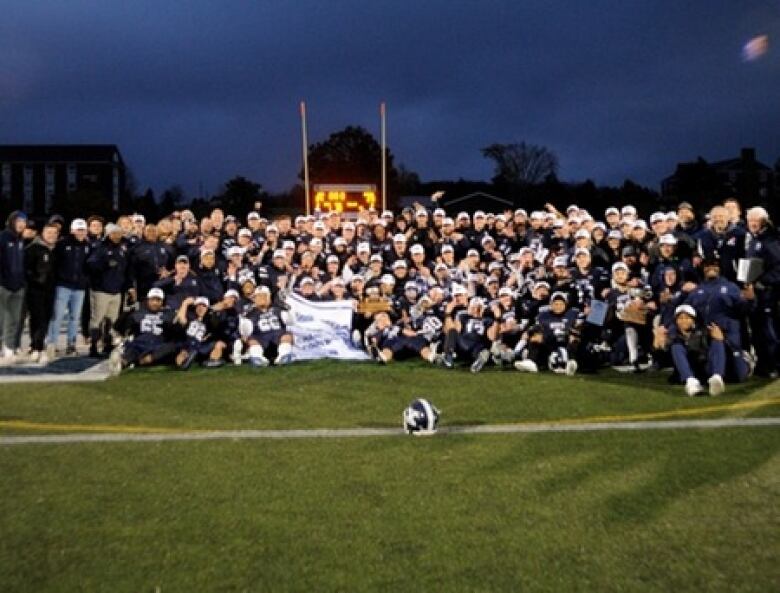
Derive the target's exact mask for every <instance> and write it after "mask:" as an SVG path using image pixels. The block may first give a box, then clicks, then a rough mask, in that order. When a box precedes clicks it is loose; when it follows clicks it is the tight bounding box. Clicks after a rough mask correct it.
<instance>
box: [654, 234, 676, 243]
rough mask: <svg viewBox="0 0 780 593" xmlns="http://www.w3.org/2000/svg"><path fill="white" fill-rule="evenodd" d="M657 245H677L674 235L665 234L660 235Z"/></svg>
mask: <svg viewBox="0 0 780 593" xmlns="http://www.w3.org/2000/svg"><path fill="white" fill-rule="evenodd" d="M658 244H659V245H677V239H676V238H675V236H674V235H670V234H668V233H667V234H666V235H661V237H660V238H659V239H658Z"/></svg>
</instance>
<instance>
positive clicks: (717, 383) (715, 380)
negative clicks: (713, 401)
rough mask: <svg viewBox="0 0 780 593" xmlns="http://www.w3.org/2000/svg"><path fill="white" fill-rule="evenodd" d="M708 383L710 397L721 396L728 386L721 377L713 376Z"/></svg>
mask: <svg viewBox="0 0 780 593" xmlns="http://www.w3.org/2000/svg"><path fill="white" fill-rule="evenodd" d="M707 383H708V384H709V386H710V395H712V396H716V395H720V394H721V393H723V392H724V391H725V390H726V384H725V383H723V377H721V376H720V375H712V377H710V378H709V379H708V380H707Z"/></svg>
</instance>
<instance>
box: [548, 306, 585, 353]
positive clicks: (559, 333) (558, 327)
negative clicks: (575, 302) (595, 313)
mask: <svg viewBox="0 0 780 593" xmlns="http://www.w3.org/2000/svg"><path fill="white" fill-rule="evenodd" d="M579 318H580V312H579V310H578V309H567V310H566V311H564V312H563V313H561V314H560V315H558V314H556V313H553V312H552V310H551V309H550V308H549V307H545V308H543V309H542V310H541V311H540V312H539V318H538V322H539V325H541V326H542V329H543V330H544V338H545V341H547V342H551V343H555V344H557V345H560V346H563V345H566V344H568V343H569V337H570V336H571V331H572V329H574V327H575V326H576V325H577V323H578V321H579Z"/></svg>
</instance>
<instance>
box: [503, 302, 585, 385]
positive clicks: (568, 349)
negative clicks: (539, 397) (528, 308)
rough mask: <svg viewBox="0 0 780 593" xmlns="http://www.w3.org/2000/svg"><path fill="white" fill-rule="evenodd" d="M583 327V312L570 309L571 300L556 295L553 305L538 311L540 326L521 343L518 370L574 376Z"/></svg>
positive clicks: (533, 329) (525, 336)
mask: <svg viewBox="0 0 780 593" xmlns="http://www.w3.org/2000/svg"><path fill="white" fill-rule="evenodd" d="M581 325H582V319H581V315H580V311H579V309H576V308H574V307H569V296H568V295H567V294H566V293H564V292H554V293H553V294H552V296H551V297H550V304H549V305H548V306H546V307H542V309H541V310H540V311H539V316H538V318H537V323H536V324H535V325H533V326H532V327H531V328H530V329H529V330H528V332H527V333H526V335H524V336H523V339H522V340H521V342H520V343H518V345H519V346H521V347H520V349H519V356H518V360H517V361H516V362H515V368H516V369H517V370H518V371H521V372H527V373H535V372H537V371H538V370H539V369H540V368H545V367H547V368H549V369H550V370H551V371H553V372H554V373H565V374H567V375H573V374H574V373H576V372H577V367H578V365H577V351H578V349H579V345H580V334H579V328H580V326H581Z"/></svg>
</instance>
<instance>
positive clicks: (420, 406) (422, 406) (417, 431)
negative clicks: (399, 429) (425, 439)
mask: <svg viewBox="0 0 780 593" xmlns="http://www.w3.org/2000/svg"><path fill="white" fill-rule="evenodd" d="M440 414H441V412H439V410H438V409H437V408H436V407H435V406H434V405H433V404H432V403H431V402H429V401H428V400H427V399H422V398H419V399H416V400H414V401H413V402H412V403H411V404H409V406H408V407H407V408H406V409H405V410H404V414H403V426H404V430H405V431H406V432H407V433H409V434H413V435H416V436H422V435H432V434H434V433H435V432H436V427H437V425H438V424H439V416H440Z"/></svg>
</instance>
